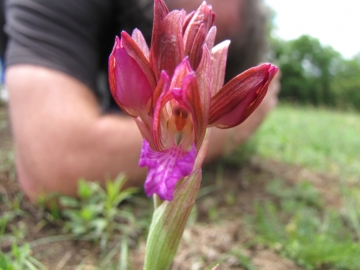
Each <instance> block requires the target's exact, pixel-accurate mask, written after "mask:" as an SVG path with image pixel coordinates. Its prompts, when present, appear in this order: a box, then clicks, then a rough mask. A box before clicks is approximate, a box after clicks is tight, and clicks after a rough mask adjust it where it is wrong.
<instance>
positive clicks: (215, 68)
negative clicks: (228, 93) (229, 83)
mask: <svg viewBox="0 0 360 270" xmlns="http://www.w3.org/2000/svg"><path fill="white" fill-rule="evenodd" d="M229 45H230V40H225V41H223V42H221V43H219V44H218V45H216V46H215V47H213V48H212V50H211V67H212V80H211V96H214V95H215V94H216V93H217V92H218V91H219V90H220V88H221V87H222V86H223V85H224V79H225V70H226V59H227V53H228V48H229Z"/></svg>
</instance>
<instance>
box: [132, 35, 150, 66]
mask: <svg viewBox="0 0 360 270" xmlns="http://www.w3.org/2000/svg"><path fill="white" fill-rule="evenodd" d="M131 38H132V39H133V40H134V41H135V43H136V45H138V47H139V48H140V50H141V51H142V53H143V54H144V56H145V57H146V59H148V60H149V55H150V50H149V47H148V45H147V43H146V40H145V38H144V36H143V34H142V33H141V31H140V30H139V29H134V31H133V32H132V34H131Z"/></svg>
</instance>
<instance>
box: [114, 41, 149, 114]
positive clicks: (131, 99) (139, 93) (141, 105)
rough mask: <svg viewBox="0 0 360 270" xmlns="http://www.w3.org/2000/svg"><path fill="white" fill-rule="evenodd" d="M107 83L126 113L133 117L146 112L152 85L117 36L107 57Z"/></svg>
mask: <svg viewBox="0 0 360 270" xmlns="http://www.w3.org/2000/svg"><path fill="white" fill-rule="evenodd" d="M109 85H110V90H111V94H112V96H113V97H114V99H115V101H116V103H117V104H118V105H119V106H120V107H121V109H122V110H124V111H125V112H126V113H128V114H129V115H131V116H133V117H138V116H139V115H140V114H142V113H147V111H146V110H148V109H149V108H150V107H149V105H150V101H151V96H152V92H153V90H152V87H151V85H150V83H149V81H148V79H147V76H145V74H144V72H143V71H142V69H141V68H140V67H139V65H138V63H137V62H136V61H135V60H134V58H132V57H131V56H130V55H129V54H128V53H127V52H126V50H125V49H124V47H123V46H122V42H121V40H120V39H119V38H118V37H116V39H115V45H114V48H113V51H112V53H111V55H110V57H109ZM148 107H149V108H148Z"/></svg>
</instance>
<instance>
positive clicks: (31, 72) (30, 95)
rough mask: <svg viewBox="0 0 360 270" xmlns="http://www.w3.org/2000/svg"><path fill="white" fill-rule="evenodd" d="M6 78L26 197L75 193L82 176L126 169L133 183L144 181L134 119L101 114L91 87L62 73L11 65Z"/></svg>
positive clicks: (111, 175)
mask: <svg viewBox="0 0 360 270" xmlns="http://www.w3.org/2000/svg"><path fill="white" fill-rule="evenodd" d="M18 78H21V80H19V79H18ZM6 82H7V87H8V89H9V93H10V116H11V121H12V128H13V135H14V141H15V150H16V166H17V172H18V178H19V181H20V183H21V185H22V186H23V189H24V191H25V193H27V195H28V196H29V197H30V198H35V197H37V195H38V194H39V193H40V192H45V193H49V192H55V191H56V192H61V193H64V194H68V195H75V193H76V186H77V180H78V179H79V178H81V177H84V178H86V179H87V180H91V181H100V182H103V181H105V180H106V179H110V178H114V177H115V176H116V175H118V174H119V173H120V172H125V173H126V174H127V175H128V177H129V178H130V181H131V184H137V183H139V182H141V181H143V179H144V176H145V170H143V169H140V168H138V166H137V163H138V158H139V154H140V147H141V142H142V138H141V135H140V132H139V131H138V128H137V126H136V124H135V122H134V120H133V119H131V118H130V117H126V116H120V115H101V112H100V110H99V108H98V104H97V101H96V99H95V97H94V95H93V94H92V93H91V91H90V90H89V89H88V88H87V87H86V86H84V85H83V84H82V83H80V82H78V81H77V80H75V79H72V78H71V77H69V76H67V75H64V74H62V73H60V72H56V71H52V70H47V69H44V68H41V67H34V66H14V67H12V68H9V69H8V71H7V74H6Z"/></svg>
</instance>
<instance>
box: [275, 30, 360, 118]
mask: <svg viewBox="0 0 360 270" xmlns="http://www.w3.org/2000/svg"><path fill="white" fill-rule="evenodd" d="M270 40H271V42H270V44H271V61H272V62H274V63H275V64H277V65H278V66H279V67H280V70H281V72H282V78H281V92H280V99H282V100H287V101H291V102H298V103H303V104H312V105H315V106H329V107H337V108H341V109H356V110H358V111H360V53H359V54H358V55H356V56H355V57H353V58H352V59H344V58H343V57H342V55H341V54H340V53H339V52H337V51H335V50H334V49H333V48H332V47H330V46H323V45H322V44H321V43H320V41H319V40H318V39H316V38H313V37H310V36H306V35H304V36H301V37H299V38H298V39H295V40H291V41H284V40H281V39H276V38H271V39H270ZM359 49H360V48H359Z"/></svg>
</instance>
